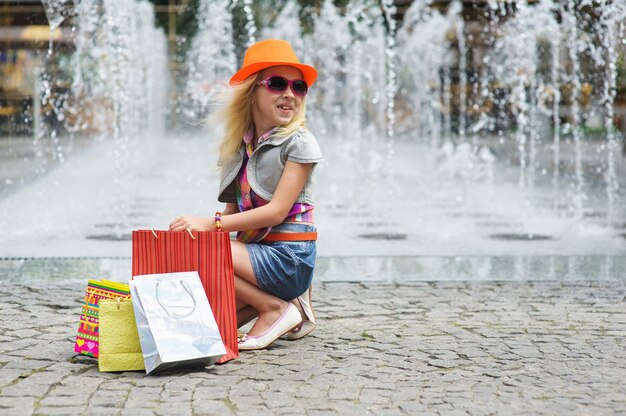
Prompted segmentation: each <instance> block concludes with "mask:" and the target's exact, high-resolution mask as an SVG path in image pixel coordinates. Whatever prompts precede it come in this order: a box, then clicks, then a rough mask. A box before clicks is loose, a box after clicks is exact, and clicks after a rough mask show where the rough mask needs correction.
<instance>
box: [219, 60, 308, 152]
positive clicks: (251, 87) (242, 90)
mask: <svg viewBox="0 0 626 416" xmlns="http://www.w3.org/2000/svg"><path fill="white" fill-rule="evenodd" d="M260 76H261V73H260V72H258V73H257V74H256V75H254V76H251V77H248V79H246V80H245V81H243V82H241V83H239V84H236V85H233V86H232V87H231V88H230V91H229V92H230V94H229V96H228V97H227V98H226V99H225V100H224V101H225V104H224V106H223V107H222V109H221V110H220V111H219V113H218V117H219V118H220V119H222V120H223V121H224V123H225V128H224V137H223V138H222V140H221V141H220V144H219V160H221V161H222V162H226V161H228V160H229V159H231V158H232V157H233V156H235V155H236V154H237V152H238V151H239V148H240V147H241V145H242V143H243V137H244V135H245V134H246V133H247V132H248V130H250V129H251V128H252V127H253V126H254V121H253V119H252V104H253V102H254V91H255V89H256V86H257V81H258V80H259V78H260ZM305 113H306V97H303V98H302V103H301V105H300V108H299V110H298V112H297V113H296V114H294V117H293V119H292V120H291V121H290V122H289V123H288V124H285V125H283V126H280V127H279V129H278V131H277V132H276V133H275V134H274V136H278V137H287V136H289V135H291V134H292V133H293V132H295V131H296V130H298V129H301V128H304V127H305V125H306V118H305Z"/></svg>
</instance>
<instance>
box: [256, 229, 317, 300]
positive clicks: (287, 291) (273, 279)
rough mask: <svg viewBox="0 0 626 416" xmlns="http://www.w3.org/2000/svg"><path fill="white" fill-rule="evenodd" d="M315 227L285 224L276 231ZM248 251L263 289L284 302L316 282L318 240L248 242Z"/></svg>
mask: <svg viewBox="0 0 626 416" xmlns="http://www.w3.org/2000/svg"><path fill="white" fill-rule="evenodd" d="M311 231H316V228H315V226H314V225H310V224H297V223H283V224H280V225H277V226H275V227H272V232H297V233H302V232H311ZM246 249H247V250H248V255H249V256H250V262H251V263H252V270H253V271H254V275H255V277H256V281H257V283H258V284H259V288H260V289H261V290H262V291H264V292H266V293H269V294H271V295H274V296H276V297H279V298H281V299H283V300H287V301H288V300H291V299H295V298H297V297H298V296H300V295H301V294H303V293H304V292H306V291H307V289H308V288H309V286H310V285H311V281H312V280H313V269H314V268H315V255H316V253H317V250H316V246H315V241H272V242H263V241H260V242H258V243H247V244H246Z"/></svg>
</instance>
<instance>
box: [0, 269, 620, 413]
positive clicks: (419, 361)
mask: <svg viewBox="0 0 626 416" xmlns="http://www.w3.org/2000/svg"><path fill="white" fill-rule="evenodd" d="M24 273H26V272H24ZM21 281H22V282H21V283H20V282H19V281H14V282H9V281H7V280H5V281H2V282H1V283H0V414H7V415H23V414H41V415H44V414H63V415H75V414H86V415H144V414H145V415H170V414H176V415H179V414H180V415H203V414H207V415H210V414H215V415H224V414H241V415H244V414H245V415H249V414H259V415H266V414H267V415H274V414H276V415H279V414H307V415H334V414H337V415H346V414H354V415H363V414H371V415H385V414H389V415H396V414H398V415H400V414H446V415H450V414H453V415H456V414H459V415H461V414H471V415H488V414H546V415H548V414H551V415H553V414H580V415H589V414H594V415H613V414H626V385H625V384H624V382H623V380H624V378H625V377H626V346H625V344H624V342H625V341H624V340H625V339H626V285H625V284H624V283H623V282H620V281H615V280H596V281H581V282H576V281H568V282H557V281H542V282H533V281H524V282H519V281H508V282H496V281H490V282H471V283H469V282H460V281H459V282H413V283H405V284H399V285H398V284H388V283H380V282H371V283H356V282H352V283H350V282H317V283H316V284H315V286H314V308H315V310H316V314H317V317H318V320H319V325H318V328H317V329H316V330H315V331H314V332H313V333H312V334H311V335H310V336H307V337H305V338H303V339H302V340H299V341H292V342H289V341H286V340H280V341H277V342H276V343H274V344H273V345H271V346H270V347H269V348H268V349H266V350H262V351H255V352H242V353H241V355H240V357H239V358H238V359H236V360H234V361H232V362H230V363H227V364H225V365H220V366H212V367H208V368H205V369H198V370H196V371H184V372H175V373H168V374H163V375H154V376H152V375H151V376H146V375H145V374H143V373H142V372H125V373H99V372H98V368H97V364H96V362H95V361H94V360H93V359H90V358H87V357H80V356H79V357H75V356H74V353H73V343H74V337H75V335H76V329H77V325H78V316H79V314H80V309H81V302H82V299H81V298H82V294H83V291H84V282H79V281H65V282H63V281H56V282H55V281H45V280H40V281H37V280H31V279H28V276H22V278H21ZM24 282H27V283H24Z"/></svg>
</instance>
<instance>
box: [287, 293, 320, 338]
mask: <svg viewBox="0 0 626 416" xmlns="http://www.w3.org/2000/svg"><path fill="white" fill-rule="evenodd" d="M311 297H312V287H309V290H308V291H307V293H305V294H304V295H303V296H298V298H297V299H298V302H300V306H302V310H303V311H304V315H305V316H306V318H305V319H303V320H302V322H300V325H298V326H297V327H296V328H295V329H293V330H291V331H289V332H287V339H288V340H289V341H295V340H297V339H300V338H303V337H305V336H307V335H309V334H310V333H311V332H313V330H314V329H315V327H316V326H317V324H316V323H315V315H313V307H312V306H311Z"/></svg>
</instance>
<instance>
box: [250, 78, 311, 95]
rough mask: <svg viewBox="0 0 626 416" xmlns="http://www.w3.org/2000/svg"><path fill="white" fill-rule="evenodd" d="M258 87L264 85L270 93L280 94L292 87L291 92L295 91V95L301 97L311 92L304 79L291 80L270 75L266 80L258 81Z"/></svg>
mask: <svg viewBox="0 0 626 416" xmlns="http://www.w3.org/2000/svg"><path fill="white" fill-rule="evenodd" d="M257 85H263V86H264V87H265V88H267V89H268V90H269V91H271V92H274V93H278V94H280V93H281V92H283V91H285V90H286V89H287V88H288V87H291V91H293V93H294V95H297V96H299V97H304V96H305V95H306V93H307V91H308V90H309V86H308V85H306V81H304V80H303V79H292V80H289V79H287V78H285V77H281V76H280V75H270V76H269V77H267V78H265V79H264V80H262V81H258V82H257Z"/></svg>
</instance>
